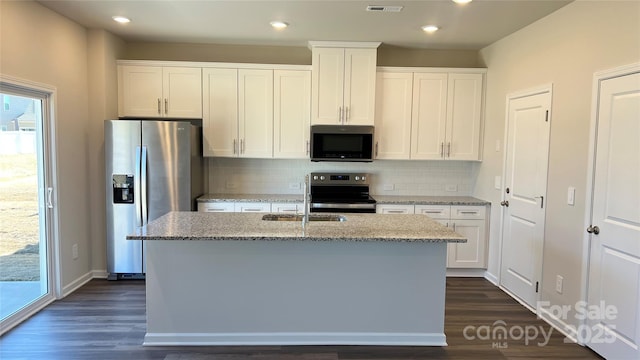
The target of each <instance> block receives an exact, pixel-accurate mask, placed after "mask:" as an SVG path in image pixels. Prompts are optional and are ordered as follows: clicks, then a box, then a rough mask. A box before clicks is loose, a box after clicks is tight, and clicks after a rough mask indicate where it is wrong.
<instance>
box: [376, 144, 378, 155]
mask: <svg viewBox="0 0 640 360" xmlns="http://www.w3.org/2000/svg"><path fill="white" fill-rule="evenodd" d="M376 157H378V142H377V141H376Z"/></svg>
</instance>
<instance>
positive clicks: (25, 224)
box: [0, 93, 48, 319]
mask: <svg viewBox="0 0 640 360" xmlns="http://www.w3.org/2000/svg"><path fill="white" fill-rule="evenodd" d="M0 97H2V104H3V107H2V109H0V319H5V318H7V317H8V316H10V315H11V314H13V313H15V312H16V311H18V310H20V309H22V308H23V307H25V306H27V305H28V304H30V303H32V302H33V301H35V300H37V299H38V298H40V297H41V296H43V295H45V294H47V292H48V289H47V283H48V281H47V256H46V251H47V249H46V244H47V241H46V227H45V218H46V216H45V215H46V214H45V209H46V208H45V200H46V199H45V197H46V196H45V182H44V175H45V172H44V169H45V167H44V154H43V141H42V138H43V137H42V135H43V134H42V129H43V127H42V100H40V99H35V98H29V97H22V96H16V95H13V94H5V93H0Z"/></svg>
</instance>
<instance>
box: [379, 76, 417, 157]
mask: <svg viewBox="0 0 640 360" xmlns="http://www.w3.org/2000/svg"><path fill="white" fill-rule="evenodd" d="M412 88H413V74H412V73H393V72H379V73H378V75H377V79H376V112H375V137H376V138H375V145H374V157H375V158H376V159H409V157H410V153H411V102H412V97H411V94H412Z"/></svg>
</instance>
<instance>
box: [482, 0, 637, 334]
mask: <svg viewBox="0 0 640 360" xmlns="http://www.w3.org/2000/svg"><path fill="white" fill-rule="evenodd" d="M480 57H481V61H483V62H484V65H485V66H487V67H488V73H487V101H486V105H487V107H486V117H485V119H486V123H485V135H484V143H485V144H489V145H487V146H485V149H484V155H483V158H484V161H483V163H482V165H481V167H480V169H479V174H478V178H477V181H476V187H475V191H474V195H475V196H477V197H480V198H483V199H486V200H490V201H492V203H493V206H492V214H491V219H492V221H491V239H490V256H489V262H490V265H489V271H490V272H491V273H493V274H495V275H497V274H498V273H499V268H498V250H499V247H498V245H499V244H498V240H499V231H500V227H499V226H500V216H499V215H500V206H499V204H498V203H499V201H500V197H501V191H499V190H494V187H493V182H494V176H496V175H502V171H503V155H504V154H503V152H502V151H499V152H496V151H495V148H494V146H493V144H495V143H496V140H499V141H502V140H503V137H504V125H505V107H506V100H505V99H506V96H507V94H509V93H512V92H516V91H519V90H524V89H528V88H532V87H537V86H540V85H544V84H548V83H553V99H552V119H551V140H550V141H551V143H550V154H549V175H548V192H547V201H546V203H547V213H546V228H545V242H544V260H543V274H542V290H541V298H542V300H546V301H550V302H551V304H557V305H571V306H573V305H575V303H576V302H577V301H579V300H581V298H582V297H581V295H582V292H583V291H584V284H582V276H583V275H584V270H585V268H584V264H583V258H582V252H583V247H584V244H583V239H584V232H585V224H584V223H583V222H584V215H585V196H586V190H585V186H586V180H587V159H588V143H589V125H590V124H589V122H590V109H591V108H590V107H591V90H592V89H591V82H592V78H593V73H594V72H596V71H599V70H604V69H608V68H612V67H616V66H619V65H624V64H628V63H632V62H637V61H639V60H640V2H638V1H576V2H573V3H571V4H569V5H567V6H565V7H563V8H561V9H559V10H558V11H556V12H554V13H552V14H551V15H549V16H547V17H545V18H543V19H541V20H539V21H537V22H535V23H533V24H531V25H530V26H528V27H526V28H524V29H522V30H520V31H518V32H516V33H514V34H512V35H510V36H508V37H506V38H504V39H502V40H500V41H498V42H496V43H494V44H492V45H490V46H488V47H486V48H484V49H482V50H481V52H480ZM569 186H574V187H575V188H576V189H577V193H576V202H575V205H574V206H569V205H567V203H566V198H567V188H568V187H569ZM556 275H561V276H563V277H564V290H563V293H562V294H559V293H557V292H556V291H555V278H556ZM571 318H572V317H571ZM569 320H570V321H569V322H570V323H573V324H574V325H575V324H576V323H575V320H572V319H569Z"/></svg>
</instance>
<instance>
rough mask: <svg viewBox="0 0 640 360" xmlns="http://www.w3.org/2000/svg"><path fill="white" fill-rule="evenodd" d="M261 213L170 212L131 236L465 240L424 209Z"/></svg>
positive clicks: (139, 237)
mask: <svg viewBox="0 0 640 360" xmlns="http://www.w3.org/2000/svg"><path fill="white" fill-rule="evenodd" d="M263 215H264V214H256V213H202V212H170V213H168V214H166V215H164V216H162V217H160V218H158V219H156V220H154V221H152V222H150V223H149V224H148V225H146V226H144V227H142V228H140V229H138V230H137V231H136V233H135V234H132V235H130V236H127V239H130V240H314V241H411V242H466V239H465V238H464V237H462V236H461V235H459V234H457V233H455V232H454V231H452V230H451V229H449V228H447V227H445V226H443V225H441V224H439V223H437V222H436V221H434V220H431V219H430V218H428V217H426V216H424V215H381V214H343V216H344V217H345V218H346V219H347V220H346V221H343V222H338V221H335V222H333V221H331V222H329V221H310V222H309V223H308V224H307V226H306V228H305V229H303V227H302V223H301V222H300V221H265V220H262V216H263Z"/></svg>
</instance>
